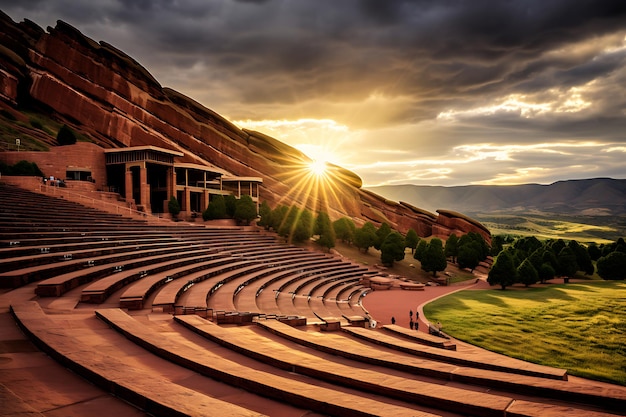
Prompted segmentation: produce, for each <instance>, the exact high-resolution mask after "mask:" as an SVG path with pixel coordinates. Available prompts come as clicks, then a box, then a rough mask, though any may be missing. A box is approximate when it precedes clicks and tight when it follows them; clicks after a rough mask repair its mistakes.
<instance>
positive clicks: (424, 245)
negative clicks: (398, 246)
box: [413, 239, 428, 262]
mask: <svg viewBox="0 0 626 417" xmlns="http://www.w3.org/2000/svg"><path fill="white" fill-rule="evenodd" d="M426 249H428V241H427V240H425V239H420V241H419V242H418V243H417V247H416V248H415V253H414V254H413V258H414V259H417V260H418V261H420V262H422V259H424V254H425V253H426Z"/></svg>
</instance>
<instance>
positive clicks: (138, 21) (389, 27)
mask: <svg viewBox="0 0 626 417" xmlns="http://www.w3.org/2000/svg"><path fill="white" fill-rule="evenodd" d="M0 8H1V9H2V10H3V11H4V12H6V13H8V14H9V15H10V16H11V17H12V18H13V19H14V20H18V21H19V20H21V19H23V18H28V19H31V20H33V21H35V22H36V23H38V24H40V25H41V26H43V27H46V26H48V25H51V26H54V25H55V21H56V19H61V20H64V21H66V22H68V23H69V24H71V25H73V26H75V27H77V28H78V29H79V30H81V31H82V32H83V33H84V34H86V35H88V36H90V37H92V38H94V39H96V40H105V41H107V42H109V43H111V44H113V45H115V46H117V47H119V48H120V49H122V50H124V51H125V52H127V53H129V54H130V55H131V56H133V57H134V58H136V59H137V60H138V61H139V62H140V63H142V64H143V65H144V66H145V67H146V68H147V69H148V70H149V71H150V72H152V73H153V74H154V75H155V77H156V78H157V79H158V80H159V81H160V82H161V83H162V84H163V85H166V86H170V87H173V88H175V89H177V90H179V91H181V92H183V93H185V94H188V95H190V96H192V97H193V98H195V99H196V100H198V101H200V102H202V103H203V104H205V105H207V106H208V107H210V108H212V109H214V110H216V111H218V112H219V113H221V114H224V115H225V116H227V117H230V118H231V119H232V120H246V119H257V120H258V119H274V120H281V119H297V118H302V117H308V118H317V119H324V118H326V119H332V120H335V121H336V122H338V123H341V124H345V125H348V126H350V128H351V129H355V130H358V129H381V130H382V131H387V130H386V129H388V130H389V131H391V130H393V131H394V132H395V134H394V135H395V136H393V137H391V138H390V139H389V140H388V142H389V146H395V148H396V149H404V150H410V148H411V147H415V146H419V147H422V148H426V147H428V149H430V150H431V151H429V152H428V153H429V154H430V153H431V152H432V153H434V152H440V153H441V154H443V153H446V152H447V153H451V152H452V151H451V150H450V149H452V148H453V147H454V146H457V145H459V144H462V143H464V142H472V143H476V142H486V141H497V142H499V143H503V144H506V143H516V142H517V143H533V142H538V141H550V140H576V139H581V140H583V139H584V140H604V141H605V142H609V141H612V142H615V143H623V142H624V141H625V140H626V138H624V137H623V135H622V133H621V132H624V131H625V129H624V128H625V127H626V126H625V119H626V113H625V111H624V109H625V108H626V98H625V97H626V94H625V92H624V86H625V85H626V44H625V36H626V2H625V1H619V0H576V1H572V0H509V1H493V0H473V1H461V0H415V1H410V0H404V1H402V0H397V1H381V0H341V1H336V0H315V1H302V0H258V1H255V0H213V1H205V0H156V1H154V0H126V1H123V0H92V1H89V2H76V1H70V0H45V1H37V0H34V1H29V0H26V1H24V0H22V1H19V2H16V1H15V0H11V1H7V0H0ZM507 97H519V98H520V100H525V101H526V103H527V104H532V103H544V104H546V103H547V104H546V105H547V106H548V107H549V109H548V110H544V111H543V112H542V110H541V109H539V110H538V109H534V108H532V107H530V108H528V109H523V108H520V109H517V110H516V109H510V108H509V109H505V110H502V109H500V110H493V111H477V109H482V108H489V107H490V106H494V104H497V103H502V102H503V101H506V99H507ZM577 101H578V102H580V103H582V104H580V103H579V104H580V108H575V104H572V103H576V102H577ZM584 103H590V104H585V105H583V104H584ZM568 106H569V107H568ZM440 114H449V115H451V117H450V120H452V121H454V123H452V124H449V125H448V124H444V123H443V122H442V123H440V124H438V125H437V126H435V127H431V128H428V129H426V130H423V129H424V128H423V123H425V122H428V121H433V120H438V119H437V116H438V115H440ZM394 126H396V127H397V126H416V129H422V131H416V132H413V133H406V132H405V133H402V134H401V133H399V132H397V130H398V129H395V130H394ZM371 136H372V138H375V137H376V135H375V134H372V135H371ZM410 138H414V139H412V140H413V142H410V140H411V139H410ZM415 138H418V139H415ZM419 138H422V139H419ZM426 138H430V139H432V140H437V143H436V144H435V145H432V146H431V145H430V144H429V145H426V144H425V143H424V142H425V140H426ZM372 141H374V139H372ZM372 143H374V142H372ZM614 155H615V154H614ZM603 156H606V155H603ZM613 157H615V156H613ZM520 166H521V165H520ZM515 169H516V168H515V167H512V168H510V170H513V171H514V170H515ZM624 175H626V173H625V174H624Z"/></svg>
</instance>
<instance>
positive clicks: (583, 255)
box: [567, 240, 595, 275]
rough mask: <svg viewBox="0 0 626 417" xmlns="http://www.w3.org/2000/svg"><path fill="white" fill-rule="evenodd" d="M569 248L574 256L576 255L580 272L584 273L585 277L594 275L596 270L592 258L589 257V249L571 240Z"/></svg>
mask: <svg viewBox="0 0 626 417" xmlns="http://www.w3.org/2000/svg"><path fill="white" fill-rule="evenodd" d="M567 246H568V247H569V248H570V249H571V250H572V251H573V252H574V255H576V264H578V270H579V271H583V272H584V273H585V275H591V274H593V273H594V271H595V268H594V266H593V262H591V257H590V256H589V252H587V249H585V247H584V246H582V245H580V244H579V243H578V242H576V241H575V240H570V241H569V243H568V244H567Z"/></svg>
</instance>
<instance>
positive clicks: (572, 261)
mask: <svg viewBox="0 0 626 417" xmlns="http://www.w3.org/2000/svg"><path fill="white" fill-rule="evenodd" d="M557 260H558V269H557V271H556V272H557V274H558V275H560V276H564V277H573V276H574V274H575V273H576V271H578V269H579V267H578V264H577V263H576V254H575V253H574V251H573V250H572V249H571V248H570V247H568V246H564V247H563V249H561V252H559V255H558V256H557Z"/></svg>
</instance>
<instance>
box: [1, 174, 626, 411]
mask: <svg viewBox="0 0 626 417" xmlns="http://www.w3.org/2000/svg"><path fill="white" fill-rule="evenodd" d="M0 201H2V205H1V207H0V234H1V236H0V245H1V247H0V253H1V255H0V259H1V261H0V287H2V290H1V292H0V308H1V309H2V311H1V312H0V313H1V314H0V317H1V320H0V403H1V404H2V406H1V407H0V415H2V416H96V415H106V416H111V415H113V416H117V417H125V416H140V415H155V416H262V415H267V416H310V417H311V416H329V415H330V416H394V417H400V416H514V417H521V416H608V415H623V413H624V410H626V387H621V386H615V385H610V384H603V383H600V382H594V381H589V380H583V379H581V378H575V377H571V376H569V375H568V374H567V371H566V370H563V369H555V368H548V367H544V366H538V365H534V364H530V363H526V362H522V361H518V360H514V359H510V358H506V357H503V356H499V355H496V354H493V353H490V352H485V351H482V350H480V349H477V348H472V347H469V346H466V345H464V344H462V343H458V342H455V341H454V340H448V339H441V338H438V337H435V336H432V335H429V334H427V333H426V332H421V331H420V332H415V331H409V329H406V328H404V327H401V326H398V325H378V326H372V324H373V323H374V321H375V319H376V317H372V316H370V314H369V313H368V311H366V309H365V308H364V306H363V304H362V300H363V296H364V295H365V294H367V293H368V291H370V289H369V288H368V287H365V286H363V285H362V283H363V280H362V278H363V277H368V276H370V277H373V276H375V275H376V274H377V271H375V270H373V269H371V268H368V267H366V266H363V265H360V264H356V263H353V262H350V261H349V260H346V259H343V258H340V257H337V256H334V255H330V254H325V253H322V252H318V251H311V250H307V249H304V248H300V247H296V246H291V245H287V244H285V243H283V242H282V241H280V240H279V239H278V238H277V237H276V236H275V235H274V234H271V233H268V232H265V231H263V230H259V229H256V228H253V227H235V226H206V225H204V224H200V223H198V224H191V223H184V224H183V223H173V222H160V223H155V222H153V221H151V220H148V219H143V220H142V219H134V218H130V217H123V216H121V215H115V214H110V213H107V212H104V211H100V210H97V209H94V208H88V207H86V206H82V205H80V204H78V203H74V202H70V201H67V200H66V199H61V198H57V197H53V196H49V195H44V194H39V193H34V192H31V191H27V190H25V189H22V188H18V187H14V186H9V185H0ZM426 291H428V289H427V290H426Z"/></svg>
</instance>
